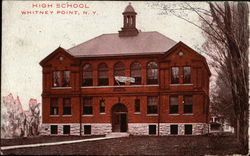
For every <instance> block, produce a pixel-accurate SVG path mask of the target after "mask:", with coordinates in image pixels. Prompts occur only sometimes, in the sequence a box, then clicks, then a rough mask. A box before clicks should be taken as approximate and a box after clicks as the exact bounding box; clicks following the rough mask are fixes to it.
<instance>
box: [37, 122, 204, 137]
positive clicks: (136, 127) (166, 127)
mask: <svg viewBox="0 0 250 156" xmlns="http://www.w3.org/2000/svg"><path fill="white" fill-rule="evenodd" d="M186 124H188V125H192V135H204V134H207V133H208V128H209V126H208V124H204V123H171V124H169V123H160V124H159V125H160V129H159V134H160V135H161V136H165V135H171V131H170V125H178V135H185V125H186ZM50 125H57V126H58V132H57V135H65V134H63V125H70V135H80V134H79V132H80V124H75V123H69V124H43V126H42V130H41V135H51V134H50V131H51V130H50ZM84 125H91V134H84ZM149 125H155V126H156V134H152V135H158V124H157V123H128V133H129V134H131V135H149ZM111 132H112V125H111V124H109V123H84V124H82V132H81V133H82V135H106V134H108V133H111ZM52 135H54V134H52ZM66 135H67V134H66Z"/></svg>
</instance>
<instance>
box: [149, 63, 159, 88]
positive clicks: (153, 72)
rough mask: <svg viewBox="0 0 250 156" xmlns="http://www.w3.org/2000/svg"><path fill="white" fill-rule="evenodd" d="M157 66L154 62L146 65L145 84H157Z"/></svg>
mask: <svg viewBox="0 0 250 156" xmlns="http://www.w3.org/2000/svg"><path fill="white" fill-rule="evenodd" d="M158 74H159V73H158V65H157V63H156V62H149V63H148V65H147V84H158Z"/></svg>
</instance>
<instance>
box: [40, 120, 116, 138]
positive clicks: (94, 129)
mask: <svg viewBox="0 0 250 156" xmlns="http://www.w3.org/2000/svg"><path fill="white" fill-rule="evenodd" d="M50 125H57V126H58V127H57V135H68V134H63V125H70V134H69V135H80V124H75V123H68V124H58V123H55V124H53V123H52V124H43V125H42V130H41V135H55V134H51V129H50ZM84 125H91V135H106V134H108V133H111V132H112V126H111V124H106V123H105V124H103V123H100V124H93V123H84V124H82V131H81V133H82V135H85V134H84ZM86 135H90V134H86Z"/></svg>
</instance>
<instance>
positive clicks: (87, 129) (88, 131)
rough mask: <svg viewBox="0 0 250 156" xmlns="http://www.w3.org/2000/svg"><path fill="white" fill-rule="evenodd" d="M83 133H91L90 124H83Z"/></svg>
mask: <svg viewBox="0 0 250 156" xmlns="http://www.w3.org/2000/svg"><path fill="white" fill-rule="evenodd" d="M84 134H91V125H84Z"/></svg>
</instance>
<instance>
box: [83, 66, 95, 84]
mask: <svg viewBox="0 0 250 156" xmlns="http://www.w3.org/2000/svg"><path fill="white" fill-rule="evenodd" d="M92 85H93V76H92V67H91V65H90V64H85V65H84V66H83V79H82V86H92Z"/></svg>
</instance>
